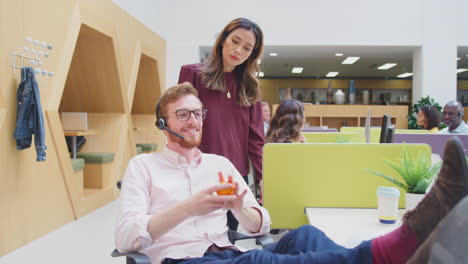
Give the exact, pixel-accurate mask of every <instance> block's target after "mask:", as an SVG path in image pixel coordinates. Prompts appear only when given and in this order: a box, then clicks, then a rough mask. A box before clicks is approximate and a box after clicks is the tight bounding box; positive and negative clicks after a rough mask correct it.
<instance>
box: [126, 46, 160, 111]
mask: <svg viewBox="0 0 468 264" xmlns="http://www.w3.org/2000/svg"><path fill="white" fill-rule="evenodd" d="M138 69H139V70H138V78H137V83H136V87H135V93H134V97H133V104H132V114H154V113H155V109H156V107H155V106H156V103H157V101H158V100H159V97H161V90H160V87H159V78H158V75H159V74H158V73H159V71H158V63H157V62H156V60H155V59H153V58H151V57H149V56H146V55H145V54H142V55H141V59H140V67H139V68H138Z"/></svg>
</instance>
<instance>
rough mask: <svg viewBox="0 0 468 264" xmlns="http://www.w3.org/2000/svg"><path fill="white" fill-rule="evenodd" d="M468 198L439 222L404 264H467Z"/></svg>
mask: <svg viewBox="0 0 468 264" xmlns="http://www.w3.org/2000/svg"><path fill="white" fill-rule="evenodd" d="M467 250H468V196H467V197H465V198H464V199H463V200H462V201H460V202H459V203H458V204H457V206H455V208H453V209H452V210H451V211H450V213H449V214H448V215H447V216H446V217H444V219H442V221H440V223H439V225H437V227H436V228H435V229H434V231H433V232H432V233H431V235H430V236H429V237H428V238H427V239H426V241H425V242H424V243H423V244H422V245H421V246H420V247H419V248H418V250H416V252H415V253H414V255H413V256H412V257H411V258H410V259H409V260H408V261H407V262H406V264H420V263H429V264H456V263H468V255H467V254H466V251H467Z"/></svg>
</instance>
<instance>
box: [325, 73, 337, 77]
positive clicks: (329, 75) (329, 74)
mask: <svg viewBox="0 0 468 264" xmlns="http://www.w3.org/2000/svg"><path fill="white" fill-rule="evenodd" d="M338 74H339V72H329V73H327V77H335V76H337V75H338Z"/></svg>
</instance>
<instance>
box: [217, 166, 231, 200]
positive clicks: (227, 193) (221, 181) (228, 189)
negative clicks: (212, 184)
mask: <svg viewBox="0 0 468 264" xmlns="http://www.w3.org/2000/svg"><path fill="white" fill-rule="evenodd" d="M218 177H219V183H220V184H224V183H230V184H232V187H231V188H227V189H223V190H219V191H217V192H216V193H217V194H218V195H235V194H236V187H235V184H234V181H233V180H232V176H230V175H229V177H228V180H227V182H226V180H225V179H224V176H223V173H222V172H221V171H218Z"/></svg>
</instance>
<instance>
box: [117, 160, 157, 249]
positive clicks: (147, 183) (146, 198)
mask: <svg viewBox="0 0 468 264" xmlns="http://www.w3.org/2000/svg"><path fill="white" fill-rule="evenodd" d="M150 190H151V178H150V175H149V174H148V172H146V171H145V169H144V168H143V166H141V164H139V160H138V157H135V158H133V159H132V160H131V161H130V163H129V165H128V168H127V170H126V172H125V177H124V179H123V182H122V190H121V192H120V198H119V200H120V208H119V216H118V219H117V227H116V229H115V244H116V247H117V250H118V251H119V252H122V253H125V252H134V251H139V250H141V249H143V248H145V247H147V246H149V245H150V244H151V243H152V239H151V235H150V234H149V233H148V229H147V226H148V221H149V219H150V217H151V215H150V214H149V211H150Z"/></svg>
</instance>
